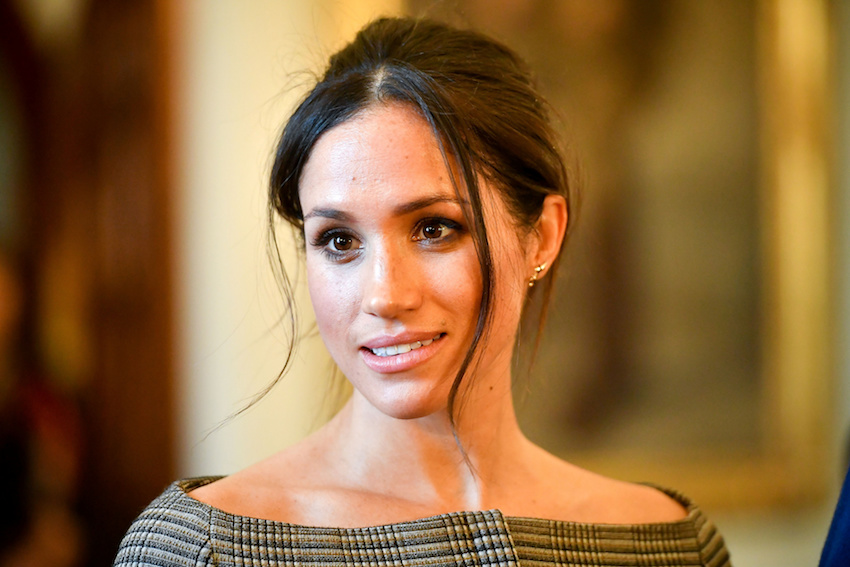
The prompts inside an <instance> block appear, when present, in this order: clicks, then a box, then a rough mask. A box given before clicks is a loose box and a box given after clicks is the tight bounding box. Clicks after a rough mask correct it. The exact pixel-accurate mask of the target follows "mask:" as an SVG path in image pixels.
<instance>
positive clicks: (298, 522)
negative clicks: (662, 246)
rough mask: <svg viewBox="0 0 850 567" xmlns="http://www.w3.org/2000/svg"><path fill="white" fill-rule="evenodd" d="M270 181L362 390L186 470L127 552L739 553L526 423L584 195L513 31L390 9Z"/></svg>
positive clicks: (656, 495)
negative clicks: (271, 444) (542, 301)
mask: <svg viewBox="0 0 850 567" xmlns="http://www.w3.org/2000/svg"><path fill="white" fill-rule="evenodd" d="M270 197H271V199H270V202H271V207H272V209H273V213H272V215H274V214H279V215H280V216H282V217H283V218H284V219H286V220H287V221H289V222H290V223H291V224H292V225H294V226H295V227H296V228H297V229H298V230H299V231H300V233H301V234H302V235H303V246H304V253H305V257H306V266H307V278H308V283H309V290H310V296H311V299H312V303H313V307H314V310H315V313H316V320H317V324H318V327H319V331H320V333H321V335H322V338H323V339H324V342H325V344H326V346H327V348H328V350H329V351H330V353H331V355H332V356H333V358H334V360H335V361H336V363H337V364H338V366H339V368H340V369H341V370H342V372H343V374H345V376H346V377H347V378H348V379H349V380H350V381H351V383H352V384H353V386H354V392H353V394H352V397H351V399H350V400H349V401H348V403H347V404H346V405H345V407H344V408H343V409H342V410H341V411H340V412H339V414H338V415H336V417H334V418H333V419H332V420H331V421H330V422H329V423H328V424H327V425H326V426H324V427H323V428H322V429H320V430H319V431H318V432H316V433H315V434H313V435H311V436H310V437H308V438H307V439H305V440H304V441H302V442H301V443H299V444H297V445H295V446H293V447H291V448H288V449H286V450H284V451H282V452H280V453H279V454H277V455H275V456H273V457H271V458H269V459H268V460H266V461H263V462H261V463H258V464H256V465H254V466H251V467H249V468H248V469H246V470H244V471H241V472H238V473H236V474H234V475H232V476H229V477H226V478H204V479H191V480H186V481H182V482H178V483H175V484H174V485H172V487H170V488H169V489H168V490H167V491H166V492H165V493H164V494H163V495H162V496H161V497H160V498H159V499H157V501H155V502H154V503H153V504H152V505H151V506H150V507H149V508H148V509H147V510H146V511H145V512H144V513H143V514H142V515H141V516H140V517H139V519H138V520H137V521H136V522H135V523H134V524H133V526H132V527H131V529H130V531H129V533H128V535H127V536H126V538H125V541H124V543H123V544H122V547H121V549H120V551H119V554H118V558H117V560H116V564H118V565H148V564H151V565H189V564H191V565H201V564H204V565H207V564H211V565H230V564H237V563H238V564H243V563H244V564H260V563H262V564H274V563H276V562H286V563H328V564H335V565H342V564H352V563H353V564H359V563H368V564H370V565H371V564H383V563H394V564H400V563H404V564H442V563H446V564H457V563H464V564H467V563H469V564H472V563H484V564H489V563H500V564H502V563H513V564H516V563H517V562H524V561H542V562H544V563H552V564H555V563H560V564H569V565H595V564H641V565H685V564H687V565H725V564H728V554H727V553H726V550H725V547H724V544H723V541H722V539H721V537H720V535H719V534H718V533H717V532H716V530H715V529H714V527H713V526H712V525H711V524H710V523H709V522H708V521H707V520H706V519H705V517H704V516H703V515H702V513H701V512H700V511H699V509H697V508H696V507H695V506H694V505H693V504H692V503H690V502H689V501H688V500H687V499H685V498H684V497H682V496H680V495H677V494H675V493H673V492H669V493H665V492H663V491H661V490H658V489H656V488H652V487H649V486H644V485H634V484H628V483H624V482H620V481H615V480H612V479H607V478H603V477H600V476H597V475H595V474H592V473H590V472H587V471H584V470H581V469H579V468H577V467H575V466H573V465H571V464H569V463H566V462H564V461H561V460H559V459H557V458H556V457H554V456H552V455H550V454H548V453H546V452H545V451H543V450H542V449H540V448H539V447H537V446H535V445H534V444H532V443H531V442H530V441H528V440H527V439H526V438H525V437H524V436H523V434H522V432H521V431H520V429H519V427H518V425H517V421H516V417H515V414H514V409H513V405H512V401H511V357H512V354H513V346H514V344H515V342H516V337H517V333H518V329H519V325H520V320H521V319H522V317H523V315H524V313H523V311H524V308H525V307H526V306H527V304H528V299H529V296H530V295H531V294H533V293H537V292H538V290H539V289H540V288H544V290H543V291H544V293H547V294H548V291H549V289H550V288H551V280H552V278H551V276H552V272H553V269H554V268H555V267H556V266H557V263H558V257H559V254H560V251H561V245H562V241H563V238H564V234H565V232H566V229H567V224H568V219H569V217H570V212H571V208H570V194H569V191H568V187H567V181H566V174H565V168H564V165H563V160H562V158H561V156H560V154H559V153H558V150H557V149H556V143H555V137H554V135H553V133H552V130H551V127H550V125H549V122H548V118H547V113H546V108H545V106H544V104H543V103H542V102H541V98H540V96H539V95H538V94H537V92H536V91H535V89H534V87H533V86H532V83H531V81H530V79H529V73H528V71H527V70H526V68H525V67H524V64H523V63H522V62H521V61H520V60H519V59H518V58H517V57H516V56H515V55H514V54H513V52H511V51H510V50H508V49H507V48H505V47H504V46H502V45H500V44H497V43H495V42H494V41H492V40H490V39H488V38H486V37H484V36H481V35H478V34H475V33H472V32H466V31H459V30H455V29H453V28H450V27H447V26H444V25H441V24H437V23H434V22H429V21H422V20H410V19H384V20H378V21H376V22H373V23H372V24H370V25H368V26H367V27H366V28H364V29H363V30H362V31H361V32H360V33H359V34H358V36H357V38H356V39H355V40H354V41H353V42H352V43H351V44H350V45H348V46H347V47H346V48H344V49H343V50H342V51H340V52H339V53H337V54H336V55H334V56H333V57H331V59H330V63H329V67H328V69H327V71H326V73H325V75H324V77H323V78H322V80H321V81H320V82H319V83H318V85H317V86H316V87H315V88H314V89H313V91H312V92H311V93H310V94H309V95H308V96H307V98H306V99H305V100H304V102H303V103H302V104H301V105H300V106H299V107H298V109H297V110H296V111H295V113H294V114H293V116H292V117H291V119H290V120H289V122H288V124H287V126H286V128H285V129H284V132H283V134H282V136H281V140H280V142H279V145H278V148H277V153H276V160H275V164H274V167H273V171H272V179H271V192H270ZM544 308H545V305H544ZM525 315H528V314H525Z"/></svg>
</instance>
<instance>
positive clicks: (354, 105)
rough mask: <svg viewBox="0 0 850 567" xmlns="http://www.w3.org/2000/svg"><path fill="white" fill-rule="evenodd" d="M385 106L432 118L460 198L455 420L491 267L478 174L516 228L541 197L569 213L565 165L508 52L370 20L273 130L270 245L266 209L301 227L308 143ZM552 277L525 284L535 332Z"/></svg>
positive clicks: (466, 36) (475, 37) (529, 83)
mask: <svg viewBox="0 0 850 567" xmlns="http://www.w3.org/2000/svg"><path fill="white" fill-rule="evenodd" d="M387 103H397V104H398V103H400V104H405V105H408V106H409V107H410V108H412V109H413V110H414V111H415V112H417V113H418V114H419V115H420V116H421V117H422V118H423V119H424V120H426V121H427V122H428V124H430V126H431V128H432V130H433V132H434V134H435V138H436V140H437V143H438V145H439V147H440V151H441V152H442V154H443V157H444V159H445V161H446V164H447V168H448V170H449V172H450V173H451V175H452V183H453V185H454V187H455V191H456V192H457V193H458V197H459V198H460V199H461V201H462V202H467V203H468V205H467V206H466V208H465V210H464V215H465V216H466V221H467V223H468V224H469V227H470V233H471V235H472V238H473V242H474V244H475V249H476V252H477V256H478V262H479V266H480V269H481V277H482V281H483V286H482V289H481V300H480V307H479V312H478V318H477V324H476V329H475V334H474V336H473V339H472V343H471V344H470V346H469V350H468V351H467V354H466V356H465V358H464V360H463V363H462V364H461V366H460V369H459V371H458V373H457V375H456V377H455V380H454V383H453V386H452V389H451V393H450V395H449V401H448V409H449V415H450V418H451V419H452V423H454V408H455V398H456V394H457V391H458V387H459V385H460V383H461V381H462V380H463V377H464V375H465V374H466V373H467V371H468V369H469V366H470V364H471V363H472V360H473V357H474V356H475V353H476V351H477V350H478V349H479V348H483V347H485V346H486V342H485V341H484V338H485V337H486V333H487V329H488V324H489V321H490V318H491V316H492V311H493V275H494V266H493V259H492V254H491V250H490V244H489V240H488V237H487V229H486V225H485V222H484V214H483V212H482V204H481V188H480V183H479V176H482V177H483V178H484V179H486V180H487V181H488V183H489V184H491V185H492V186H493V187H495V188H496V189H497V190H498V191H499V192H500V194H501V197H502V198H503V200H504V202H505V203H506V205H507V207H508V210H509V211H510V212H511V214H512V216H513V217H514V221H515V224H516V225H517V226H518V227H520V229H521V230H525V231H526V232H527V231H530V230H532V229H533V227H534V226H535V224H536V222H537V220H538V219H539V217H540V214H541V211H542V207H543V200H544V199H545V197H546V196H547V195H550V194H557V195H562V196H564V197H565V198H566V199H567V210H568V214H570V213H571V212H572V211H570V203H571V199H570V190H569V187H568V182H567V174H566V168H565V166H564V160H563V159H562V155H561V153H560V151H559V149H558V145H557V143H556V136H555V134H554V131H553V129H552V126H551V124H550V120H549V113H548V109H547V106H546V103H545V102H544V100H543V98H542V97H541V96H540V94H539V93H538V91H537V89H536V87H535V85H534V82H533V80H532V78H531V73H530V72H529V69H528V68H527V66H526V65H525V63H524V62H523V61H522V60H521V59H520V58H519V57H518V56H517V55H516V54H515V53H514V52H513V51H512V50H510V49H509V48H507V47H505V46H504V45H502V44H501V43H498V42H497V41H494V40H493V39H491V38H489V37H487V36H484V35H482V34H480V33H476V32H473V31H467V30H460V29H456V28H453V27H450V26H448V25H445V24H442V23H438V22H435V21H431V20H423V19H412V18H384V19H379V20H376V21H374V22H372V23H370V24H368V25H367V26H366V27H365V28H363V29H362V30H361V31H360V32H359V33H358V34H357V36H356V37H355V39H354V41H352V42H351V43H350V44H348V45H347V46H346V47H345V48H343V49H342V50H341V51H339V52H338V53H336V54H335V55H333V56H332V57H331V58H330V61H329V65H328V68H327V69H326V71H325V73H324V75H323V76H322V77H321V79H320V80H319V81H318V84H316V86H315V87H314V88H313V89H312V91H310V92H309V93H308V95H307V96H306V98H305V99H304V100H303V102H301V104H300V105H299V106H298V107H297V109H296V110H295V112H294V113H293V114H292V117H291V118H290V119H289V121H288V122H287V124H286V126H285V128H284V130H283V133H282V135H281V137H280V141H279V143H278V145H277V149H276V152H275V156H274V158H275V159H274V165H273V167H272V172H271V183H270V187H269V213H270V214H269V223H270V236H271V243H272V248H273V252H274V253H276V251H277V242H276V239H275V236H274V226H275V215H280V216H281V217H282V218H283V219H285V220H287V221H288V222H289V223H290V224H292V225H293V226H294V227H295V228H296V229H298V230H299V231H301V232H302V234H303V216H302V210H301V203H300V201H299V196H298V191H299V181H300V178H301V174H302V172H303V170H304V166H305V164H306V163H307V160H308V159H309V157H310V153H311V151H312V149H313V147H314V146H315V144H316V142H317V141H318V139H319V138H320V137H321V136H322V134H323V133H325V132H327V131H328V130H330V129H331V128H333V127H335V126H337V125H339V124H341V123H343V122H345V121H347V120H349V119H351V118H352V117H354V116H356V115H357V114H358V113H360V112H362V111H364V110H365V109H368V108H370V107H372V106H374V105H378V104H387ZM570 218H571V217H570ZM555 263H556V264H557V261H556V262H555ZM278 265H279V264H278ZM555 268H557V265H553V266H552V267H551V270H550V273H551V274H552V275H554V272H555ZM281 276H282V278H281V281H282V283H283V285H284V293H285V295H286V297H287V298H288V300H289V303H290V306H291V297H292V296H291V288H290V286H289V282H288V279H287V278H286V275H285V272H281ZM552 281H553V278H552V277H549V278H546V280H545V281H544V282H541V284H542V285H540V286H537V287H535V288H532V290H533V291H534V292H535V293H536V290H537V289H539V288H543V293H544V298H543V299H544V301H543V302H542V304H541V312H540V315H541V320H540V324H539V326H538V336H539V329H540V327H542V319H543V317H542V316H543V315H544V314H545V309H546V303H547V300H548V296H549V294H550V293H551V287H552ZM292 321H293V323H292V325H293V326H292V330H293V331H294V329H295V326H294V319H292ZM270 387H271V386H270Z"/></svg>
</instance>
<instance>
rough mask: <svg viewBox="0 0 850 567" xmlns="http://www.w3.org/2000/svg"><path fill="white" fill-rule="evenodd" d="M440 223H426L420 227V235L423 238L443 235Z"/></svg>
mask: <svg viewBox="0 0 850 567" xmlns="http://www.w3.org/2000/svg"><path fill="white" fill-rule="evenodd" d="M443 228H444V226H443V225H442V224H426V225H425V226H423V227H422V236H424V237H425V238H440V237H441V236H442V235H443Z"/></svg>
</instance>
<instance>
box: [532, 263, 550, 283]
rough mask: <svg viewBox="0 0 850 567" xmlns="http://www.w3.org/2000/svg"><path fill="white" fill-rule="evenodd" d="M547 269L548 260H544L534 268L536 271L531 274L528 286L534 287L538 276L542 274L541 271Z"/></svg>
mask: <svg viewBox="0 0 850 567" xmlns="http://www.w3.org/2000/svg"><path fill="white" fill-rule="evenodd" d="M545 269H546V262H543V263H542V264H540V265H539V266H537V267H536V268H534V273H533V274H531V278H530V279H529V280H528V287H534V284H535V283H536V282H537V277H538V276H539V275H540V272H542V271H543V270H545Z"/></svg>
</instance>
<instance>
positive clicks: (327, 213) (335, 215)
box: [303, 195, 461, 222]
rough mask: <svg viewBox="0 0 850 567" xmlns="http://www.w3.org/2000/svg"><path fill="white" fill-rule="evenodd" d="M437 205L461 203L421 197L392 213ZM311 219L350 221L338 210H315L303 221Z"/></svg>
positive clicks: (446, 199) (345, 214)
mask: <svg viewBox="0 0 850 567" xmlns="http://www.w3.org/2000/svg"><path fill="white" fill-rule="evenodd" d="M437 203H455V204H457V205H460V204H461V202H460V201H459V200H458V199H457V197H454V196H451V197H447V196H445V195H433V196H431V197H423V198H421V199H416V200H415V201H410V202H408V203H404V204H401V205H399V206H398V207H396V208H395V209H394V210H393V212H394V213H395V214H397V215H407V214H410V213H413V212H416V211H418V210H420V209H425V208H427V207H430V206H431V205H435V204H437ZM313 217H322V218H326V219H333V220H338V221H343V222H345V221H350V220H351V215H349V214H348V213H346V212H345V211H341V210H339V209H331V208H316V209H313V210H311V211H310V212H309V213H307V214H306V215H304V219H303V220H305V221H306V220H307V219H310V218H313Z"/></svg>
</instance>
